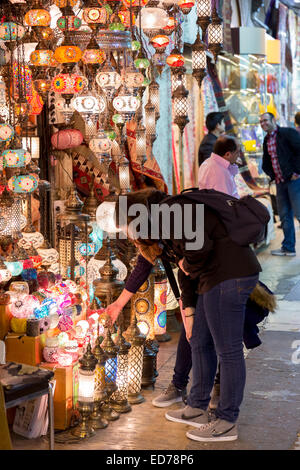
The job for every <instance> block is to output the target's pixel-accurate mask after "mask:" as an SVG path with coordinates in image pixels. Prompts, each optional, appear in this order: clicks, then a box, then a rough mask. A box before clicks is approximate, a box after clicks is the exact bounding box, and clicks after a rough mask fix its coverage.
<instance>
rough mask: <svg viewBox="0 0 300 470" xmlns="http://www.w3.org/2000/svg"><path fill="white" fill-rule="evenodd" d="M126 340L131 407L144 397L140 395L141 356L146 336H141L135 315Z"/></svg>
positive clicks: (140, 401)
mask: <svg viewBox="0 0 300 470" xmlns="http://www.w3.org/2000/svg"><path fill="white" fill-rule="evenodd" d="M124 336H125V338H126V340H127V341H128V342H129V343H130V344H131V347H130V350H129V353H128V401H129V403H130V404H131V405H135V404H138V403H142V402H143V401H144V397H143V396H142V394H141V387H142V373H143V355H144V344H145V340H146V336H145V335H143V334H142V333H141V332H140V330H139V328H138V326H137V320H136V316H135V314H134V315H133V316H132V321H131V323H130V325H129V327H128V329H127V330H126V332H125V333H124Z"/></svg>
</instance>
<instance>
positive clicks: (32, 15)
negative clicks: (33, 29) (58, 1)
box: [24, 1, 51, 26]
mask: <svg viewBox="0 0 300 470" xmlns="http://www.w3.org/2000/svg"><path fill="white" fill-rule="evenodd" d="M50 23H51V15H50V13H49V11H48V10H46V9H45V8H43V7H42V5H41V3H40V2H39V1H35V2H34V5H33V9H31V10H29V11H28V12H27V13H26V15H25V17H24V24H25V25H26V26H50Z"/></svg>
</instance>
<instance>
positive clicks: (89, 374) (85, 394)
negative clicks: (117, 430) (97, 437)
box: [71, 343, 97, 439]
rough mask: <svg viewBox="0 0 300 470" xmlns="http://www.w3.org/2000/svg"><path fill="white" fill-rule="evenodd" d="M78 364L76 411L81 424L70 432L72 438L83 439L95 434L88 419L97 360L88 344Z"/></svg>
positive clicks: (92, 399) (92, 398)
mask: <svg viewBox="0 0 300 470" xmlns="http://www.w3.org/2000/svg"><path fill="white" fill-rule="evenodd" d="M78 362H79V364H80V365H79V370H78V410H79V413H80V417H81V423H80V424H79V426H77V427H76V428H75V429H73V430H72V431H71V432H72V434H73V435H74V436H76V437H79V438H81V439H85V438H88V437H91V436H93V435H94V434H95V431H94V429H93V428H92V427H91V425H90V423H89V417H90V414H91V411H92V404H93V401H94V388H95V367H96V364H97V359H96V357H95V356H94V355H93V354H92V349H91V345H90V343H89V344H88V345H87V348H86V352H85V353H84V355H83V356H82V357H81V358H80V359H79V361H78Z"/></svg>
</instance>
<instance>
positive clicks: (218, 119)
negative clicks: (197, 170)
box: [198, 112, 225, 166]
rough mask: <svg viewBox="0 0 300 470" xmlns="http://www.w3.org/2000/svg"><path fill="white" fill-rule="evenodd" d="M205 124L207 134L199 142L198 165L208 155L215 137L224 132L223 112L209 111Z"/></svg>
mask: <svg viewBox="0 0 300 470" xmlns="http://www.w3.org/2000/svg"><path fill="white" fill-rule="evenodd" d="M205 125H206V127H207V130H208V134H206V135H205V136H204V137H203V139H202V141H201V143H200V147H199V151H198V162H199V166H200V165H201V164H202V163H203V162H204V160H206V159H207V158H209V157H210V154H211V153H212V151H213V146H214V144H215V142H216V140H217V138H218V137H219V136H220V135H221V134H224V132H225V124H224V115H223V113H219V112H213V113H209V114H208V115H207V116H206V120H205Z"/></svg>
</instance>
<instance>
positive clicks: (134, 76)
mask: <svg viewBox="0 0 300 470" xmlns="http://www.w3.org/2000/svg"><path fill="white" fill-rule="evenodd" d="M124 82H125V85H126V86H127V87H128V88H138V87H140V86H142V85H143V82H144V75H143V74H142V73H140V72H137V71H136V70H135V69H134V67H133V68H129V69H128V70H127V71H126V72H125V76H124Z"/></svg>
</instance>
